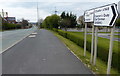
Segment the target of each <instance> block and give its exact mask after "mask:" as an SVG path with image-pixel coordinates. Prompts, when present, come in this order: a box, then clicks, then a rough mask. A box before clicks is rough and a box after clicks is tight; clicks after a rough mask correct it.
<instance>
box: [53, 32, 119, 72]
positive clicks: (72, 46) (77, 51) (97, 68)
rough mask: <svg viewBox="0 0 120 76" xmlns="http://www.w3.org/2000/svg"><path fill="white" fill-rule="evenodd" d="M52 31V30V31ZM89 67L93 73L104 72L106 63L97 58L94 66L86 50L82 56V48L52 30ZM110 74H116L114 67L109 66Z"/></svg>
mask: <svg viewBox="0 0 120 76" xmlns="http://www.w3.org/2000/svg"><path fill="white" fill-rule="evenodd" d="M52 32H53V31H52ZM53 33H54V35H55V36H57V37H58V38H59V39H60V40H61V41H62V42H63V43H64V44H65V45H66V46H67V47H68V48H69V49H70V50H71V51H72V52H73V53H74V54H75V55H76V56H77V57H78V58H79V59H80V60H81V61H82V62H83V63H84V64H85V65H86V66H87V67H88V68H89V69H91V70H92V71H93V72H94V73H95V74H106V71H107V65H106V64H105V62H103V61H102V60H100V59H99V58H97V61H96V66H94V65H92V64H91V63H90V53H89V52H88V51H86V57H84V56H83V53H84V49H83V48H81V47H80V46H78V45H77V44H75V43H74V42H72V41H70V40H69V39H66V38H64V37H62V36H61V35H59V34H58V33H56V32H53ZM111 74H118V71H117V70H116V69H114V68H111Z"/></svg>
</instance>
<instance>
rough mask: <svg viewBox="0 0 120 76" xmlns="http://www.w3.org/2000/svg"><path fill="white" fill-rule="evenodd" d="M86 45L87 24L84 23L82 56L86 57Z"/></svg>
mask: <svg viewBox="0 0 120 76" xmlns="http://www.w3.org/2000/svg"><path fill="white" fill-rule="evenodd" d="M86 43H87V23H85V32H84V56H86Z"/></svg>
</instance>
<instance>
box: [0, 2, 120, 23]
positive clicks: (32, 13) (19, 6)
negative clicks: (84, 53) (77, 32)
mask: <svg viewBox="0 0 120 76" xmlns="http://www.w3.org/2000/svg"><path fill="white" fill-rule="evenodd" d="M119 1H120V0H68V1H67V0H9V1H8V0H0V12H2V9H3V10H4V12H8V16H9V17H16V20H19V19H22V18H24V19H27V20H29V21H30V22H36V21H37V2H38V9H39V18H42V19H45V18H46V17H47V16H50V15H52V14H54V11H55V9H56V10H57V11H58V12H57V14H58V15H60V14H61V13H62V12H63V11H66V12H72V13H73V14H75V15H76V16H77V18H78V17H79V16H81V15H83V14H84V11H85V10H88V9H92V8H95V7H100V6H103V5H107V4H111V3H116V4H117V3H118V2H119Z"/></svg>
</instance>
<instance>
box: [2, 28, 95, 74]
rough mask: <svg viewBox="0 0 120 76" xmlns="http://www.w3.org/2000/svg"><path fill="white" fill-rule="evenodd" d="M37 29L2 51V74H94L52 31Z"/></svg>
mask: <svg viewBox="0 0 120 76" xmlns="http://www.w3.org/2000/svg"><path fill="white" fill-rule="evenodd" d="M36 33H37V34H35V33H34V36H33V35H31V36H28V37H26V38H25V39H23V40H22V41H21V42H19V43H18V44H16V45H15V46H13V47H12V48H10V49H8V50H7V51H5V52H3V53H2V73H3V74H93V73H92V72H91V70H89V69H88V68H87V67H86V66H85V65H84V64H83V63H82V62H81V61H80V60H79V59H77V57H76V56H74V55H73V53H71V52H70V50H69V49H68V48H67V47H66V46H65V45H64V44H63V43H62V42H61V41H60V40H59V39H58V38H57V37H56V36H54V35H53V34H52V33H51V32H49V31H47V30H44V29H41V30H38V31H36Z"/></svg>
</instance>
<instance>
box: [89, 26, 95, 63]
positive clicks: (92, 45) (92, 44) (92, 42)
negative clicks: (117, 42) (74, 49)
mask: <svg viewBox="0 0 120 76" xmlns="http://www.w3.org/2000/svg"><path fill="white" fill-rule="evenodd" d="M94 30H95V27H94V25H93V24H92V40H91V57H90V63H91V64H92V61H93V51H94V36H95V35H94V34H95V33H94V32H95V31H94Z"/></svg>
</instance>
